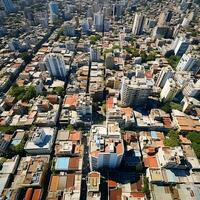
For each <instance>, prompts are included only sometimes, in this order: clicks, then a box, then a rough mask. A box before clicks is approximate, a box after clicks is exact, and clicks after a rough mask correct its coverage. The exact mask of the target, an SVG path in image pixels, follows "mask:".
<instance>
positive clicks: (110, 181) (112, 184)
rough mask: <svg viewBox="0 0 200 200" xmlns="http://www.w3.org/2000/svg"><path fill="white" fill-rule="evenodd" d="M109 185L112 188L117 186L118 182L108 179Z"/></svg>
mask: <svg viewBox="0 0 200 200" xmlns="http://www.w3.org/2000/svg"><path fill="white" fill-rule="evenodd" d="M108 187H110V188H113V187H117V182H116V181H113V180H108Z"/></svg>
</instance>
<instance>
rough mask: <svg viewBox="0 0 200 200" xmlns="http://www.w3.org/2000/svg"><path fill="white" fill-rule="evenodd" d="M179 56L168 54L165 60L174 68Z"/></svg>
mask: <svg viewBox="0 0 200 200" xmlns="http://www.w3.org/2000/svg"><path fill="white" fill-rule="evenodd" d="M180 59H181V57H179V56H170V57H169V58H168V59H167V61H168V62H169V64H170V65H171V66H172V68H173V69H174V70H176V67H177V65H178V63H179V61H180Z"/></svg>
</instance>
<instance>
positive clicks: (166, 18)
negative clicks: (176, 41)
mask: <svg viewBox="0 0 200 200" xmlns="http://www.w3.org/2000/svg"><path fill="white" fill-rule="evenodd" d="M172 16H173V12H172V11H171V10H168V11H165V12H162V13H161V14H160V16H159V20H158V25H161V26H162V25H165V24H166V23H167V22H170V21H171V19H172Z"/></svg>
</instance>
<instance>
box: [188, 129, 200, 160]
mask: <svg viewBox="0 0 200 200" xmlns="http://www.w3.org/2000/svg"><path fill="white" fill-rule="evenodd" d="M186 137H187V138H188V139H189V140H190V141H191V142H192V148H193V149H194V151H195V153H196V156H197V158H198V159H200V133H198V132H189V133H187V135H186Z"/></svg>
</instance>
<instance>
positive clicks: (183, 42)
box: [173, 37, 189, 56]
mask: <svg viewBox="0 0 200 200" xmlns="http://www.w3.org/2000/svg"><path fill="white" fill-rule="evenodd" d="M188 47H189V41H188V39H186V38H185V37H180V38H179V37H177V38H176V39H175V41H174V43H173V49H174V54H175V55H176V56H182V55H183V54H184V53H185V52H186V51H187V49H188Z"/></svg>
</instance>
